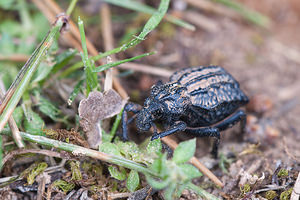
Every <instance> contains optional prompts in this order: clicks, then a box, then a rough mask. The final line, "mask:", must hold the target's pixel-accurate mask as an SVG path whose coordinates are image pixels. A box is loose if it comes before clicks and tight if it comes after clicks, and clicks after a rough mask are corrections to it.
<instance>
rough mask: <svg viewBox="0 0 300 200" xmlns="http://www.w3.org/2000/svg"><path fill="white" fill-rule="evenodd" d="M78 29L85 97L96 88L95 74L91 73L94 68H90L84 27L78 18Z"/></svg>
mask: <svg viewBox="0 0 300 200" xmlns="http://www.w3.org/2000/svg"><path fill="white" fill-rule="evenodd" d="M78 27H79V32H80V38H81V45H82V50H83V53H81V58H82V61H83V63H84V70H85V78H86V91H87V93H86V96H88V95H89V93H90V92H91V91H92V90H93V89H95V88H97V74H95V73H93V72H92V71H93V69H94V67H93V66H92V64H91V61H90V59H89V56H88V50H87V46H86V39H85V33H84V25H83V21H82V20H81V19H80V17H78Z"/></svg>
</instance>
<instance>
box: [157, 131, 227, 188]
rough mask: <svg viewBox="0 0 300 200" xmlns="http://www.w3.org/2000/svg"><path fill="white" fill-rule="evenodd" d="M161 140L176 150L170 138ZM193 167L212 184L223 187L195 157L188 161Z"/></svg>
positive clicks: (175, 144) (175, 145)
mask: <svg viewBox="0 0 300 200" xmlns="http://www.w3.org/2000/svg"><path fill="white" fill-rule="evenodd" d="M161 140H162V141H163V142H164V143H166V144H167V145H168V146H170V147H171V148H172V149H173V150H174V149H176V147H177V146H178V144H177V143H176V142H175V141H174V140H172V139H171V138H170V137H168V136H167V137H163V138H161ZM190 163H192V164H193V165H194V166H195V167H197V168H198V169H199V170H200V171H201V172H202V173H203V174H204V175H206V176H207V177H208V178H209V179H210V180H211V181H212V182H214V183H215V184H216V185H218V186H220V187H224V184H223V183H222V182H221V181H220V179H218V178H217V177H216V176H215V175H214V174H213V173H212V172H211V171H210V170H209V169H207V167H205V165H203V164H202V163H201V162H200V161H199V160H198V159H197V158H196V157H192V158H191V160H190Z"/></svg>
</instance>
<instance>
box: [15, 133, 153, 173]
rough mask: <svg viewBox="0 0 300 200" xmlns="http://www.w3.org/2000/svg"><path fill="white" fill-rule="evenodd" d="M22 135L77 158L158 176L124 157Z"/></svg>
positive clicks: (40, 137) (44, 138)
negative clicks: (86, 158)
mask: <svg viewBox="0 0 300 200" xmlns="http://www.w3.org/2000/svg"><path fill="white" fill-rule="evenodd" d="M20 134H21V136H22V137H23V139H24V140H27V141H30V142H34V143H38V144H41V145H45V146H49V147H54V148H57V149H60V150H64V151H67V152H70V153H72V154H73V155H75V156H79V155H82V156H89V157H91V158H95V159H99V160H102V161H105V162H108V163H112V164H116V165H119V166H122V167H126V168H128V169H132V170H136V171H138V172H141V173H144V174H150V175H152V176H156V177H157V174H156V173H155V172H153V171H151V170H150V169H148V168H147V167H145V166H143V165H141V164H139V163H136V162H134V161H131V160H128V159H125V158H123V157H119V156H115V155H109V154H106V153H102V152H99V151H96V150H92V149H87V148H84V147H81V146H78V145H74V144H69V143H65V142H61V141H57V140H53V139H49V138H46V137H43V136H37V135H31V134H29V133H25V132H20Z"/></svg>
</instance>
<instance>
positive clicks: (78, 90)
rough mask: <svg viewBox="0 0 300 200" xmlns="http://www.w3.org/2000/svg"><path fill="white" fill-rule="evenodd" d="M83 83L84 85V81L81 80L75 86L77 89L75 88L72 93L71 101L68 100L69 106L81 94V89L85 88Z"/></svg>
mask: <svg viewBox="0 0 300 200" xmlns="http://www.w3.org/2000/svg"><path fill="white" fill-rule="evenodd" d="M83 83H84V80H80V81H78V83H77V84H76V85H75V87H74V89H73V91H72V92H71V94H70V97H69V99H68V105H69V106H70V105H71V104H72V103H73V101H74V99H75V98H76V97H77V95H78V94H79V92H80V89H81V87H83Z"/></svg>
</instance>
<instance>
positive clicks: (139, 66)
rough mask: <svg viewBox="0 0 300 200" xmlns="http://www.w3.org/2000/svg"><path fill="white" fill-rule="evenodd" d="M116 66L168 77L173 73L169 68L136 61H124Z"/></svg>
mask: <svg viewBox="0 0 300 200" xmlns="http://www.w3.org/2000/svg"><path fill="white" fill-rule="evenodd" d="M118 67H119V68H122V69H131V70H134V71H138V72H143V73H146V74H152V75H157V76H162V77H170V76H171V75H172V74H173V71H171V70H166V69H162V68H158V67H154V66H151V65H145V64H138V63H124V64H121V65H119V66H118Z"/></svg>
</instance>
